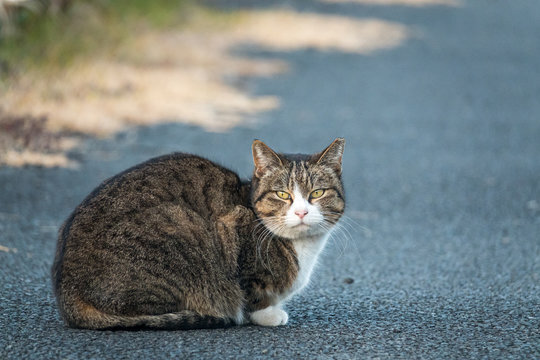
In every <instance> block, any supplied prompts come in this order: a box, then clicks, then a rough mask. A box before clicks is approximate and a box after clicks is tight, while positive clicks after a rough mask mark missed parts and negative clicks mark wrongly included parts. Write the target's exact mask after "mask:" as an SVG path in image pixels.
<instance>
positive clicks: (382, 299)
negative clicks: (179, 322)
mask: <svg viewBox="0 0 540 360" xmlns="http://www.w3.org/2000/svg"><path fill="white" fill-rule="evenodd" d="M402 2H403V3H406V2H407V1H402ZM411 2H412V1H411ZM371 3H374V2H373V1H372V2H371ZM396 3H398V4H390V5H376V4H370V1H358V2H356V3H355V2H348V3H347V2H334V3H332V2H327V3H324V2H306V1H298V2H292V3H284V4H281V5H276V4H275V3H272V4H270V2H268V3H262V4H259V5H253V3H252V2H248V1H245V2H236V3H234V4H232V5H231V4H229V5H227V8H245V7H248V6H249V7H250V8H257V7H260V8H261V9H263V8H265V7H268V8H271V7H276V6H285V7H286V8H288V9H291V8H292V9H294V10H295V11H300V12H310V13H318V14H326V15H336V16H347V17H351V18H357V19H363V18H373V19H382V20H385V21H390V22H396V23H400V24H403V25H405V26H408V27H410V28H412V29H414V31H415V32H416V33H417V34H418V36H414V37H411V38H408V39H407V40H406V41H405V42H404V43H402V44H400V45H399V46H396V47H393V48H391V49H387V50H381V51H378V52H375V53H372V54H352V53H344V52H339V51H331V50H330V51H321V50H318V49H309V48H308V49H301V50H291V51H269V50H268V49H255V48H247V49H246V48H244V49H238V51H244V52H248V53H249V55H250V56H266V57H273V58H277V59H281V60H284V61H287V62H288V63H289V66H290V71H289V72H288V73H286V74H282V75H278V76H274V77H272V78H266V79H248V80H246V81H247V86H248V87H249V91H250V92H252V93H253V94H272V95H276V96H279V98H280V100H281V106H280V107H279V108H278V109H277V110H275V111H272V112H269V113H264V114H261V115H259V116H258V118H257V121H256V122H255V123H251V124H250V125H246V126H239V127H236V128H234V129H233V130H231V131H229V132H226V133H208V132H205V131H203V130H201V129H200V128H198V127H195V126H185V125H178V124H164V125H159V126H153V127H142V128H136V129H132V130H130V131H126V132H124V133H121V134H118V135H117V136H116V137H115V138H114V139H109V140H92V139H90V140H88V141H86V142H85V143H84V145H82V146H81V147H79V148H78V149H77V150H75V151H73V153H72V154H71V157H72V158H73V159H76V160H78V161H79V162H80V164H81V165H80V167H79V168H78V169H46V168H32V167H30V168H22V169H18V168H2V169H0V188H1V193H0V207H1V208H0V245H2V246H3V248H2V251H0V358H1V359H25V358H35V359H60V358H65V359H76V358H112V359H120V358H148V359H155V358H183V357H186V358H219V359H237V358H247V359H254V358H305V359H325V358H337V359H356V358H368V359H369V358H371V359H376V358H380V359H385V358H406V359H410V358H429V359H450V358H486V359H493V358H505V359H508V358H516V359H535V358H536V359H538V358H540V116H539V115H540V41H539V35H540V2H538V1H536V0H530V1H524V0H517V1H512V2H509V1H494V0H489V1H488V0H482V1H481V0H475V1H468V2H465V3H463V4H462V6H446V5H440V6H439V5H426V6H409V5H406V4H401V5H400V4H399V1H396ZM419 3H421V2H419ZM320 31H321V32H324V28H322V29H320ZM74 116H76V114H74ZM337 136H344V137H345V138H346V140H347V145H346V150H345V157H344V181H345V184H346V190H347V201H348V219H349V220H347V221H346V222H345V223H344V224H343V226H342V228H341V231H336V233H335V237H334V239H333V240H332V243H331V244H330V245H329V247H328V250H327V251H326V252H325V254H324V255H323V257H322V259H321V261H320V263H319V266H318V268H317V271H316V273H315V276H314V278H313V282H312V284H311V286H310V288H309V289H308V290H307V291H305V292H304V293H303V294H301V296H298V297H297V298H295V299H294V300H292V301H291V302H290V303H289V304H288V306H287V309H288V311H289V314H290V321H289V323H288V324H287V325H286V326H282V327H278V328H263V327H257V326H251V325H249V326H242V327H236V328H231V329H220V330H200V331H199V330H194V331H135V332H134V331H116V332H111V331H84V330H73V329H68V328H66V327H65V326H64V325H63V324H62V323H61V321H60V319H59V316H58V313H57V310H56V307H55V302H54V298H53V295H52V290H51V284H50V279H49V268H50V266H51V263H52V260H53V256H54V250H55V243H56V232H57V229H58V227H59V225H60V224H61V222H62V221H63V220H64V219H65V218H66V217H67V215H68V214H69V213H70V211H71V210H72V209H73V208H74V207H75V206H76V205H77V204H78V203H79V202H80V201H81V200H82V199H83V198H84V197H85V196H86V194H87V193H88V192H90V191H91V190H92V189H93V188H94V187H95V186H96V185H97V184H98V183H99V182H101V181H102V180H103V179H105V178H107V177H109V176H111V175H113V174H115V173H117V172H119V171H121V170H123V169H125V168H127V167H129V166H131V165H133V164H136V163H138V162H140V161H143V160H145V159H147V158H150V157H153V156H156V155H159V154H163V153H168V152H172V151H187V152H193V153H197V154H201V155H204V156H207V157H209V158H211V159H214V160H216V161H218V162H220V163H222V164H224V165H226V166H229V167H231V168H232V169H235V170H237V171H239V173H240V174H241V175H242V176H244V177H247V176H249V175H250V172H251V166H252V163H251V161H252V160H251V157H250V156H251V154H250V145H251V141H252V140H253V139H254V138H260V139H263V140H264V141H266V142H267V143H268V144H269V145H271V146H272V147H275V148H276V149H280V150H283V151H286V152H315V151H319V150H320V149H322V148H323V147H324V146H326V145H327V144H329V143H330V142H331V141H332V140H333V139H334V138H335V137H337Z"/></svg>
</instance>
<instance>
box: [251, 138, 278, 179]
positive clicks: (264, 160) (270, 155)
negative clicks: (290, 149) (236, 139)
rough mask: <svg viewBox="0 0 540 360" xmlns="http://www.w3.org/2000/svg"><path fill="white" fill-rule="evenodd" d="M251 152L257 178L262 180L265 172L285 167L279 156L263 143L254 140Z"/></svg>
mask: <svg viewBox="0 0 540 360" xmlns="http://www.w3.org/2000/svg"><path fill="white" fill-rule="evenodd" d="M251 150H252V152H253V162H254V163H255V176H256V177H258V178H261V177H262V176H263V175H264V174H265V172H267V171H269V170H272V169H274V168H277V167H281V166H283V163H282V162H281V159H280V157H279V155H278V154H276V153H275V152H274V150H272V149H270V148H269V147H268V146H267V145H266V144H265V143H263V142H262V141H260V140H254V141H253V145H252V146H251Z"/></svg>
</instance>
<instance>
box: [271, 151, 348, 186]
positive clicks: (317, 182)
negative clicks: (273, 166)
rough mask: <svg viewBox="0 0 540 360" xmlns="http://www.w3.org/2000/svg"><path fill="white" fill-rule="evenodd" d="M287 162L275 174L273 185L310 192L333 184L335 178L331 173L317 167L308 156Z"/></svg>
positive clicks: (329, 170)
mask: <svg viewBox="0 0 540 360" xmlns="http://www.w3.org/2000/svg"><path fill="white" fill-rule="evenodd" d="M287 160H288V162H287V163H286V164H285V166H284V168H283V169H282V171H281V172H280V173H279V174H276V175H277V176H276V177H275V183H276V185H279V186H281V187H285V188H287V189H289V190H290V191H293V190H295V188H298V190H305V191H308V192H309V191H311V190H312V189H313V188H314V187H317V186H328V185H330V184H332V183H333V182H335V181H336V180H337V179H336V176H335V174H334V173H333V171H332V170H331V169H329V168H326V167H324V166H320V165H317V164H316V163H314V162H312V161H311V158H310V157H308V156H305V157H302V158H296V159H294V160H293V159H291V158H290V157H289V158H288V159H287Z"/></svg>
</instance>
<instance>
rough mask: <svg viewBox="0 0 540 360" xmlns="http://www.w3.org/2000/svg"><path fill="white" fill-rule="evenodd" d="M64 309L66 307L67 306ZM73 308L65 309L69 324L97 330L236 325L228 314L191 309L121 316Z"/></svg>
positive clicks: (83, 305)
mask: <svg viewBox="0 0 540 360" xmlns="http://www.w3.org/2000/svg"><path fill="white" fill-rule="evenodd" d="M64 310H67V309H66V308H64ZM70 310H72V311H62V317H63V318H64V320H65V321H66V323H67V325H68V326H70V327H74V328H82V329H94V330H115V329H117V330H120V329H126V330H127V329H154V330H189V329H211V328H223V327H229V326H233V325H235V323H236V321H235V320H233V319H232V318H228V317H215V316H207V315H200V314H198V313H196V312H194V311H191V310H183V311H180V312H175V313H168V314H160V315H138V316H122V315H111V314H106V313H104V312H102V311H100V310H98V309H96V308H95V307H93V306H92V305H90V304H87V303H83V302H79V301H77V304H76V306H75V307H73V308H71V309H70Z"/></svg>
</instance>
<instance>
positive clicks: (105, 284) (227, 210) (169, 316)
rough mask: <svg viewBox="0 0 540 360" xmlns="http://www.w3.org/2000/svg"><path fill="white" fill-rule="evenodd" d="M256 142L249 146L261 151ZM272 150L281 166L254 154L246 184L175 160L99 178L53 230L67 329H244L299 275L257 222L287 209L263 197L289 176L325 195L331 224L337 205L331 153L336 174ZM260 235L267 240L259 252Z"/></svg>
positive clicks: (281, 240) (282, 243)
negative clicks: (56, 235)
mask: <svg viewBox="0 0 540 360" xmlns="http://www.w3.org/2000/svg"><path fill="white" fill-rule="evenodd" d="M336 141H337V140H336ZM341 141H342V140H340V142H341ZM259 143H260V142H257V141H255V143H254V149H256V148H257V147H258V146H261V147H265V148H264V150H266V148H267V147H266V145H264V144H262V143H260V144H259ZM261 144H262V145H261ZM332 146H335V145H334V143H333V145H331V147H332ZM331 147H329V148H330V150H331ZM268 150H269V148H268ZM270 151H271V150H270ZM326 151H328V149H327V150H326ZM339 152H340V153H341V152H342V143H341V150H340V151H339ZM254 154H255V150H254ZM273 154H275V153H273V152H272V154H270V155H271V156H277V158H274V159H273V160H274V162H275V160H276V159H279V161H280V162H282V164H281V165H279V166H276V164H275V163H271V164H268V167H266V168H264V169H263V168H261V166H262V165H261V164H260V163H257V157H255V163H256V168H255V176H253V179H252V181H248V182H242V181H241V180H240V179H239V178H238V176H237V175H236V174H235V173H233V172H232V171H230V170H228V169H225V168H223V167H221V166H219V165H217V164H215V163H213V162H211V161H209V160H207V159H204V158H201V157H198V156H195V155H189V154H182V153H175V154H170V155H166V156H162V157H158V158H155V159H152V160H149V161H147V162H145V163H142V164H140V165H138V166H135V167H133V168H131V169H128V170H126V171H124V172H122V173H120V174H118V175H116V176H114V177H112V178H110V179H108V180H106V181H105V182H103V183H102V184H101V185H100V186H99V187H98V188H96V189H95V190H94V191H93V192H92V193H91V194H90V195H89V196H88V197H87V198H86V199H85V200H84V201H83V202H82V203H81V204H80V205H79V206H78V207H77V208H76V209H75V210H74V211H73V213H72V214H71V215H70V216H69V218H68V219H67V220H66V222H65V223H64V224H63V226H62V228H61V229H60V232H59V239H58V245H57V251H56V258H55V261H54V265H53V268H52V280H53V287H54V290H55V294H56V297H57V303H58V306H59V309H60V314H61V315H62V318H63V319H64V321H65V322H66V324H67V325H68V326H71V327H77V328H89V329H113V328H139V327H147V328H155V329H189V328H205V327H221V326H228V325H233V324H240V323H244V322H245V321H246V320H245V319H247V318H248V315H249V313H251V312H253V311H256V310H260V309H264V308H265V307H267V306H269V305H273V304H275V303H276V302H277V301H278V299H277V297H279V296H278V295H279V294H283V293H286V292H287V289H289V288H290V287H291V286H292V284H293V282H294V281H295V278H296V275H297V273H298V271H299V268H298V259H297V256H296V253H295V250H294V246H293V239H288V238H285V237H282V236H278V235H277V234H272V233H270V236H267V235H268V233H269V232H268V231H267V230H268V229H267V228H265V226H261V221H263V222H264V218H265V216H275V215H267V214H279V213H280V212H282V211H283V209H284V208H285V207H286V206H287V205H286V204H285V203H284V202H283V201H280V202H279V203H278V202H276V201H274V200H273V199H272V197H271V196H270V192H268V191H271V190H272V189H273V187H274V186H275V185H276V184H277V183H279V184H282V185H283V186H286V185H287V184H288V183H287V181H290V179H297V180H298V181H300V182H301V183H302V184H303V188H304V189H310V188H312V187H313V186H314V183H316V184H317V186H324V187H325V188H328V189H329V190H328V191H329V193H328V195H327V196H325V199H320V201H321V204H322V203H323V201H324V206H325V207H328V209H330V210H331V211H332V212H334V213H335V214H332V215H329V218H328V219H329V221H330V222H332V223H335V222H336V221H337V220H338V219H339V214H340V213H342V212H343V208H344V200H343V187H342V185H341V180H340V173H341V157H340V158H339V169H338V168H337V167H336V159H333V160H332V161H330V160H329V159H326V157H327V156H328V155H325V152H322V153H319V154H316V155H309V156H307V155H295V156H286V155H277V154H275V155H273ZM259 160H260V159H259ZM327 160H328V161H329V164H326V163H325V161H327ZM305 191H307V190H305ZM261 239H264V240H266V242H265V243H264V254H263V255H264V256H262V255H261V244H260V242H259V241H258V240H261Z"/></svg>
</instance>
